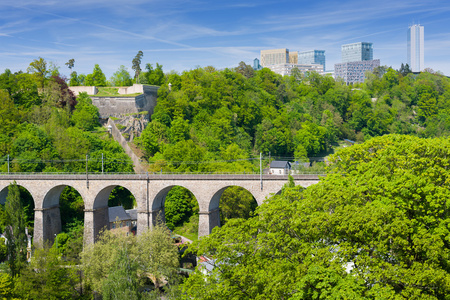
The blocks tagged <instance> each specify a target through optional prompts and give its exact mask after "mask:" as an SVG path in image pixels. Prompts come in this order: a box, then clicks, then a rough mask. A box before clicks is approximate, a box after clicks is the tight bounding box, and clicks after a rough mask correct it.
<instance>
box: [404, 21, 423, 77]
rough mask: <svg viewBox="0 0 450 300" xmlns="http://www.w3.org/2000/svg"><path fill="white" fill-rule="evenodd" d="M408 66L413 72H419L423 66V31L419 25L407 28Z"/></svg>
mask: <svg viewBox="0 0 450 300" xmlns="http://www.w3.org/2000/svg"><path fill="white" fill-rule="evenodd" d="M407 38H408V51H407V52H408V65H409V67H410V69H411V71H413V72H420V71H422V70H423V69H424V68H425V64H424V57H425V55H424V29H423V26H420V25H411V26H409V28H408V34H407Z"/></svg>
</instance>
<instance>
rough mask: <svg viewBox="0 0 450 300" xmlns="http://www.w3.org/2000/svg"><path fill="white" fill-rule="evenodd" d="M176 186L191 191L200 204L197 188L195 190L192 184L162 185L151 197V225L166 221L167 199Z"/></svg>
mask: <svg viewBox="0 0 450 300" xmlns="http://www.w3.org/2000/svg"><path fill="white" fill-rule="evenodd" d="M175 187H180V188H183V189H185V190H187V191H189V193H191V194H192V195H193V196H194V198H195V201H196V202H197V206H199V202H198V197H197V196H196V191H195V189H194V190H193V188H192V186H189V185H185V184H170V185H167V186H164V187H162V188H161V189H159V190H157V191H155V193H154V194H153V196H152V198H150V199H149V202H150V203H151V204H150V205H151V206H150V215H149V217H150V218H151V225H152V226H154V225H156V224H157V222H158V221H163V222H165V221H166V220H165V214H166V199H167V196H168V194H169V192H170V191H172V190H173V188H175Z"/></svg>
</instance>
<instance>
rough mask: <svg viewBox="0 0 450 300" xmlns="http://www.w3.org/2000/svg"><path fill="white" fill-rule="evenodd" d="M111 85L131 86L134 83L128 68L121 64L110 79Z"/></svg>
mask: <svg viewBox="0 0 450 300" xmlns="http://www.w3.org/2000/svg"><path fill="white" fill-rule="evenodd" d="M109 82H110V84H111V86H130V85H133V83H132V80H131V76H130V73H128V70H127V68H125V66H124V65H121V66H120V67H119V69H118V70H117V71H116V72H115V73H114V74H113V75H112V76H111V78H110V79H109Z"/></svg>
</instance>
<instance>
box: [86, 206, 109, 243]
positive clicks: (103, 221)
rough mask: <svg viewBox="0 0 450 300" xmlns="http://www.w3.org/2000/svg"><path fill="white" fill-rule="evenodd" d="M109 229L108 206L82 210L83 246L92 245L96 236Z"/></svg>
mask: <svg viewBox="0 0 450 300" xmlns="http://www.w3.org/2000/svg"><path fill="white" fill-rule="evenodd" d="M105 227H106V228H107V229H109V215H108V206H106V207H99V208H94V209H85V210H84V244H92V243H94V242H95V241H96V240H97V239H98V234H99V233H100V232H101V231H102V230H103V229H105Z"/></svg>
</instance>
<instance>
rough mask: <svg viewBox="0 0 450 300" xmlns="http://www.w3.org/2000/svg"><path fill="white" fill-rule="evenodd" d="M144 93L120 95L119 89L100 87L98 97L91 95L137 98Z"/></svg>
mask: <svg viewBox="0 0 450 300" xmlns="http://www.w3.org/2000/svg"><path fill="white" fill-rule="evenodd" d="M141 94H142V93H134V94H123V95H122V94H119V88H116V87H99V88H98V93H97V94H96V95H90V96H91V97H136V96H139V95H141Z"/></svg>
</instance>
